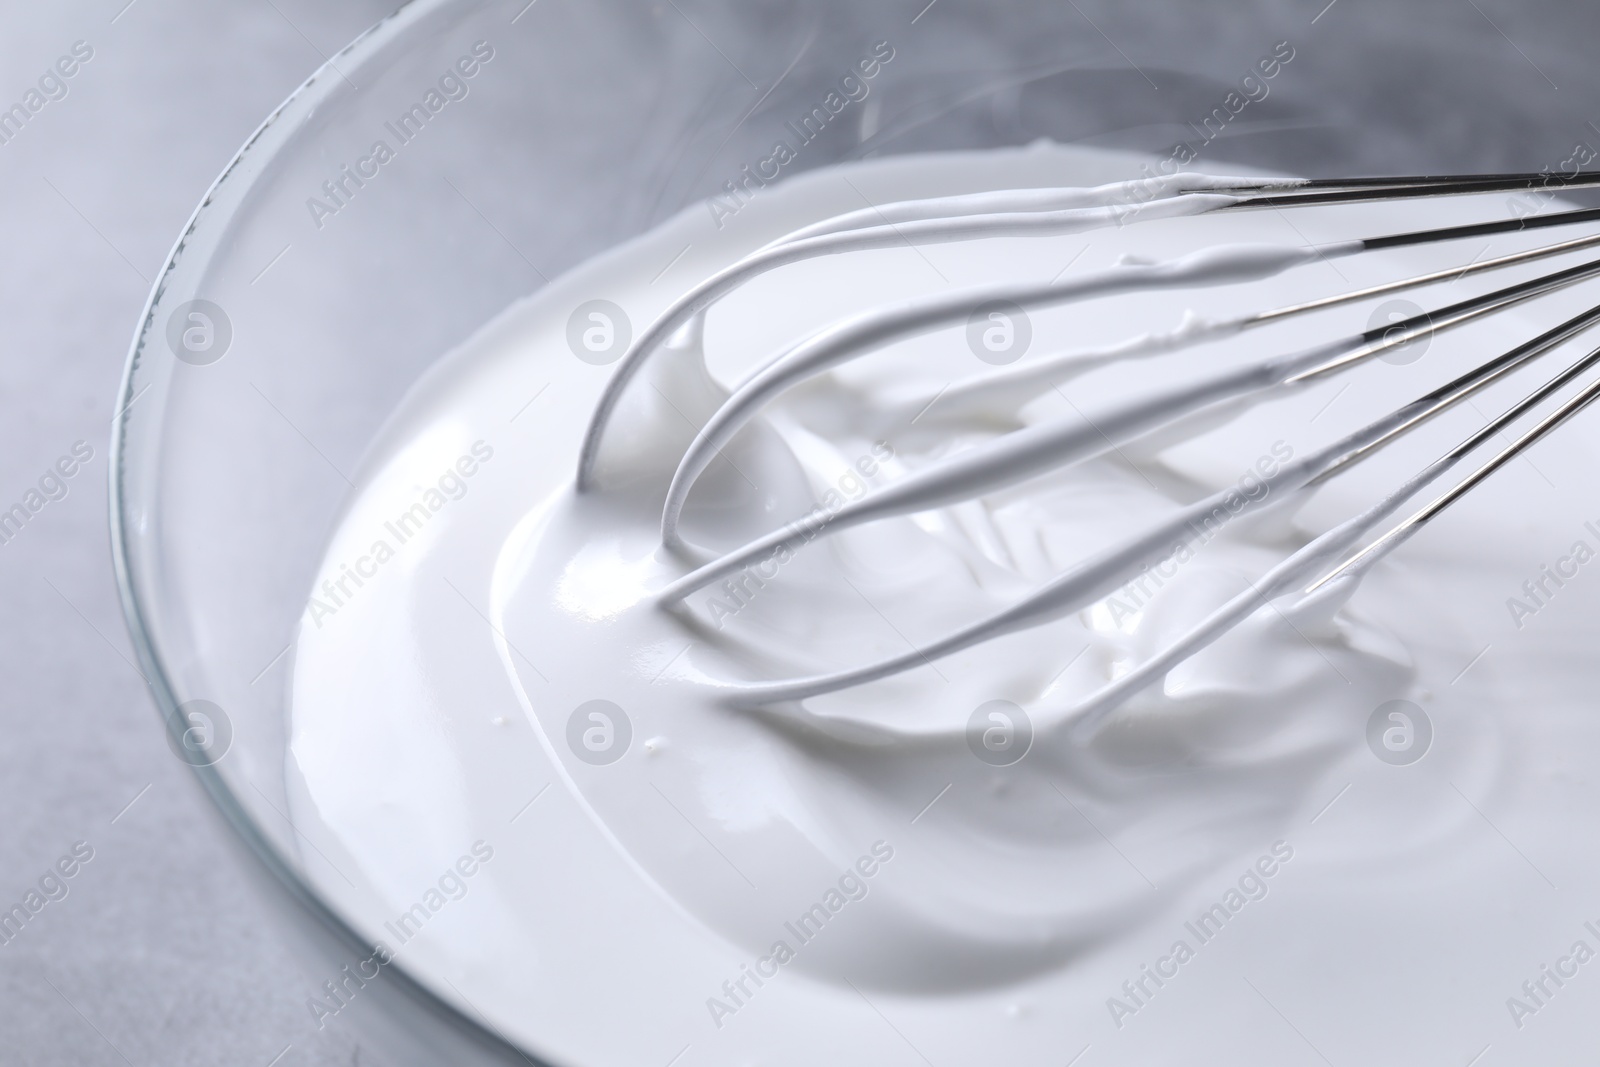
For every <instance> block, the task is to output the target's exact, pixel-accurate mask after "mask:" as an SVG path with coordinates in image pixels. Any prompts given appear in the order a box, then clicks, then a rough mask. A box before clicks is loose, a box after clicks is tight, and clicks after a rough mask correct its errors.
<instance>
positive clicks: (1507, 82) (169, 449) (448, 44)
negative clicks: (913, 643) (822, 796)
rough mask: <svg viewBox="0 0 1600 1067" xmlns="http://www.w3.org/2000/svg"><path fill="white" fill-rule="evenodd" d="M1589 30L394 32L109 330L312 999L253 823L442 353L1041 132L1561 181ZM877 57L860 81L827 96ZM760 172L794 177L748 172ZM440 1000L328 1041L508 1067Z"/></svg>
mask: <svg viewBox="0 0 1600 1067" xmlns="http://www.w3.org/2000/svg"><path fill="white" fill-rule="evenodd" d="M1597 22H1600V14H1597V9H1593V8H1589V7H1583V8H1579V7H1576V6H1572V7H1569V6H1567V5H1560V4H1543V5H1540V4H1534V5H1531V6H1530V5H1523V6H1522V7H1521V8H1519V9H1518V10H1517V11H1516V13H1515V14H1514V15H1513V14H1511V13H1510V12H1509V9H1508V13H1507V14H1506V16H1505V18H1504V20H1503V22H1500V23H1496V22H1491V21H1490V18H1489V16H1488V15H1487V14H1485V13H1484V12H1482V11H1481V10H1478V9H1477V6H1476V5H1463V4H1455V3H1443V2H1435V0H1427V2H1422V3H1415V4H1408V5H1406V6H1405V9H1404V11H1403V12H1402V11H1400V10H1399V9H1395V10H1392V11H1391V10H1389V9H1374V8H1371V7H1370V6H1366V7H1360V8H1358V7H1357V6H1356V5H1346V4H1337V3H1334V4H1328V5H1327V6H1326V7H1324V6H1323V4H1322V3H1321V0H1315V2H1309V3H1302V2H1300V0H1293V2H1265V0H1258V2H1255V3H1248V4H1240V3H1239V0H1203V2H1196V3H1188V4H1183V5H1171V4H1166V3H1151V2H1141V3H1116V4H1114V3H1109V2H1090V0H1079V3H1067V4H1048V3H1044V2H1042V0H984V2H983V3H981V4H980V3H970V2H964V0H934V2H932V3H925V0H910V2H899V0H895V2H881V0H872V2H864V0H738V2H734V0H665V2H662V3H648V4H647V3H623V2H616V0H584V2H581V3H580V2H578V0H532V2H530V0H414V2H412V3H410V4H407V5H406V6H404V7H403V8H401V9H400V10H399V11H398V12H397V13H396V14H395V15H393V16H391V17H390V18H388V19H387V20H385V21H384V22H382V23H381V24H379V25H378V26H376V27H374V28H373V29H372V30H370V31H369V32H368V33H366V34H364V35H363V36H362V37H361V38H360V39H358V40H357V41H355V42H354V43H353V44H351V45H350V46H349V47H348V48H346V49H345V50H343V51H342V52H340V53H339V54H338V55H336V56H334V57H333V58H332V59H331V60H330V61H329V62H328V63H327V64H326V65H325V66H324V67H323V68H322V69H321V70H319V71H318V72H317V74H316V75H315V76H314V77H312V78H311V79H310V80H309V81H307V82H306V83H305V84H304V85H303V86H301V87H300V89H298V90H297V91H296V92H295V93H294V94H293V95H292V96H291V97H290V98H289V99H288V100H287V101H285V102H284V104H283V105H282V106H281V107H279V108H278V109H277V110H276V111H275V112H274V113H273V114H272V115H270V116H269V117H268V118H267V119H266V121H265V122H264V123H263V124H262V125H261V127H260V129H259V130H257V132H256V133H255V134H254V135H253V136H252V137H251V138H250V140H249V141H248V142H247V143H246V145H245V146H244V148H243V149H241V151H240V152H239V154H238V156H237V158H235V159H234V161H233V162H232V163H231V164H230V165H229V166H228V168H227V169H226V170H225V171H224V173H223V174H222V176H221V177H220V178H218V179H217V181H216V183H215V184H214V185H213V187H212V188H211V189H210V190H209V191H208V192H207V193H206V195H205V197H204V199H203V201H202V203H201V205H200V207H199V208H198V209H197V210H196V212H195V214H194V216H193V218H192V219H191V220H190V222H189V224H188V226H187V227H186V228H185V230H184V232H183V233H182V234H181V235H179V238H178V240H177V243H176V245H175V246H174V249H173V251H172V254H171V256H170V258H169V260H168V262H167V264H166V266H165V268H164V269H163V270H162V272H161V275H160V278H159V280H158V281H157V283H156V285H155V287H154V291H153V293H152V295H151V298H150V301H149V304H148V306H147V308H146V311H145V314H144V316H143V318H142V320H141V322H140V324H139V327H138V329H137V332H136V335H135V339H134V343H133V347H132V352H131V354H130V356H129V359H128V364H127V371H126V378H125V381H124V383H123V386H122V393H121V397H120V402H119V408H118V411H119V415H118V418H117V421H116V425H115V433H114V442H113V449H114V464H113V474H112V487H111V491H112V523H113V546H114V552H115V556H116V563H117V573H118V577H119V582H120V585H121V592H122V597H123V602H124V606H125V611H126V614H127V619H128V623H129V627H130V629H131V631H132V634H133V638H134V642H135V644H136V646H137V649H138V653H139V655H140V658H141V661H142V663H143V666H144V669H145V671H146V673H147V676H148V677H149V679H150V680H151V683H152V688H153V690H154V693H155V697H156V703H157V707H158V710H159V712H160V714H161V716H162V719H163V721H164V724H165V728H166V729H167V731H168V735H169V740H170V741H171V744H172V746H173V748H174V751H175V752H177V753H179V754H180V756H182V757H183V758H185V759H186V760H187V761H188V762H190V763H191V764H192V765H193V767H194V770H195V774H196V776H197V778H198V780H199V782H200V783H201V785H202V786H203V787H204V789H205V791H206V792H207V793H208V794H209V796H210V799H211V802H212V803H213V804H214V805H215V807H216V809H217V811H218V812H220V814H221V817H222V818H223V819H224V820H225V821H226V823H227V825H228V826H229V827H230V828H231V831H232V835H233V838H234V839H235V840H236V841H237V842H238V844H239V845H240V846H241V847H240V849H239V852H240V855H241V857H242V859H243V861H244V862H245V863H246V864H247V865H249V866H250V868H251V869H252V870H253V871H254V872H255V873H256V874H257V875H258V876H259V881H260V883H261V885H262V887H263V888H264V890H265V891H266V894H267V896H268V897H269V898H270V899H272V900H273V901H275V902H276V905H277V906H278V908H279V910H280V911H281V912H282V913H283V915H282V918H281V922H282V925H283V928H284V929H285V931H286V932H289V933H292V934H293V935H295V936H296V938H297V940H298V941H299V942H300V943H301V944H302V945H303V947H304V950H305V952H306V953H307V958H308V960H309V961H310V966H311V967H312V973H314V974H325V975H327V976H330V977H334V978H337V977H339V976H340V975H341V974H343V973H344V972H343V971H342V968H345V967H347V966H349V967H355V966H356V965H358V964H359V963H360V961H364V960H367V959H369V958H370V957H371V956H372V954H373V946H372V944H371V942H370V941H369V938H368V936H367V935H366V934H364V933H362V932H361V931H359V930H358V929H357V927H356V926H355V925H353V924H352V923H351V922H350V921H349V918H348V917H346V916H341V915H339V914H337V913H335V911H334V910H332V909H331V908H330V907H329V906H327V905H326V904H325V903H324V902H323V901H322V900H321V899H320V898H319V896H318V894H317V892H316V891H315V890H314V889H312V888H311V883H310V881H309V879H307V878H306V877H305V870H306V868H305V864H304V861H303V859H302V852H303V850H304V848H305V845H304V843H303V842H302V841H300V840H298V839H297V837H296V833H295V831H294V829H293V827H292V826H291V825H290V823H289V821H288V819H287V817H286V815H285V812H286V810H287V808H286V791H285V783H284V775H285V756H286V730H285V722H284V709H285V706H286V703H285V683H286V671H285V662H286V658H287V653H288V648H289V642H290V640H291V635H292V633H293V629H294V626H295V624H296V621H297V620H298V619H299V618H300V617H301V615H302V612H303V610H304V608H305V605H306V600H307V596H308V593H309V590H310V589H311V585H312V580H313V575H314V574H315V572H316V569H317V567H318V564H319V562H320V555H321V551H322V548H323V545H324V543H325V540H326V538H327V536H328V534H329V532H330V530H331V528H332V525H333V523H334V520H335V516H336V514H337V512H338V510H339V508H340V506H341V503H342V502H343V501H344V499H345V495H346V492H347V490H348V489H349V487H350V484H351V482H352V481H353V480H354V479H355V478H356V477H357V474H358V471H359V470H360V469H361V465H362V462H363V455H364V452H365V450H366V449H367V447H368V445H369V443H370V442H371V441H372V440H373V439H374V436H375V435H376V434H377V432H378V430H379V428H380V426H381V425H382V423H383V422H384V419H385V418H386V416H387V415H388V414H389V413H390V411H391V410H392V409H393V408H394V407H395V405H396V404H397V402H398V401H399V400H400V399H401V397H402V396H404V395H405V394H406V392H407V390H408V389H409V388H410V387H411V386H412V385H413V383H415V382H416V381H417V379H418V378H419V376H421V375H422V374H423V372H424V371H426V370H427V369H428V367H429V366H430V365H431V364H432V363H433V362H434V361H435V360H437V359H438V358H439V357H440V356H441V355H442V354H443V353H445V352H446V351H448V350H449V349H451V348H452V347H453V346H455V345H456V344H458V343H459V342H461V341H462V340H464V339H465V338H467V337H468V336H469V335H470V334H471V333H472V332H474V331H475V330H476V329H477V328H478V327H479V326H481V325H482V324H483V323H484V322H486V321H487V320H489V319H490V318H491V317H492V316H494V315H495V314H496V313H498V312H499V311H501V310H502V309H503V308H505V307H506V306H507V305H509V304H510V303H512V302H513V301H515V300H517V299H518V298H520V297H522V296H524V295H526V294H528V293H530V292H532V291H534V290H537V289H539V288H540V287H541V286H543V285H544V284H546V283H547V282H548V280H549V279H551V278H554V277H556V276H558V275H560V274H561V273H562V272H564V271H566V270H568V269H569V268H572V267H574V266H576V265H577V264H580V263H582V262H584V261H585V260H587V259H589V258H590V257H592V256H594V255H595V254H597V253H599V252H602V251H604V250H606V249H608V248H610V247H612V246H614V245H616V244H618V243H619V242H622V241H624V240H627V239H629V238H631V237H634V236H636V235H638V234H640V233H642V232H644V231H646V230H648V229H650V228H651V227H653V226H655V225H656V224H658V223H660V222H661V221H663V220H664V219H666V218H668V217H669V216H671V215H673V214H674V213H676V212H678V211H680V210H682V209H685V208H691V209H694V210H707V211H710V212H711V213H712V214H713V215H714V216H716V215H718V214H719V213H721V214H722V215H723V216H728V217H732V216H734V215H736V214H737V211H738V209H739V206H740V204H741V203H742V198H743V197H746V196H749V195H754V192H753V191H752V190H755V189H757V188H758V186H759V185H760V183H761V181H766V180H782V179H783V178H784V177H787V176H791V175H793V174H796V173H800V172H803V171H807V170H811V169H814V168H817V167H822V166H826V165H828V164H830V163H833V162H836V161H841V160H849V159H857V158H861V157H864V156H869V155H888V154H897V153H912V152H932V151H941V150H954V149H972V148H984V147H992V146H1005V145H1021V144H1027V143H1030V142H1032V141H1035V140H1037V139H1040V138H1049V139H1053V140H1055V141H1058V142H1063V143H1081V144H1092V145H1101V146H1108V147H1121V148H1130V149H1139V150H1144V151H1148V152H1152V153H1154V154H1156V155H1157V156H1166V155H1169V154H1171V153H1172V151H1173V148H1174V146H1175V145H1176V144H1178V143H1179V142H1180V141H1182V142H1188V143H1190V144H1192V145H1194V146H1196V148H1197V154H1198V155H1199V156H1200V157H1201V158H1202V159H1203V160H1204V161H1205V162H1207V163H1213V164H1239V165H1249V166H1253V167H1261V168H1267V169H1272V170H1279V171H1288V172H1297V173H1302V174H1310V175H1349V174H1379V173H1387V174H1400V173H1429V172H1432V173H1439V172H1447V173H1452V172H1468V171H1475V170H1489V171H1510V170H1532V171H1537V170H1540V169H1542V168H1550V169H1556V168H1559V167H1561V166H1562V165H1563V164H1564V163H1565V162H1567V161H1569V160H1570V159H1571V158H1572V156H1573V153H1574V151H1575V150H1581V149H1582V148H1583V147H1584V146H1587V145H1588V144H1591V143H1600V129H1597V128H1596V127H1594V126H1593V125H1592V124H1591V123H1589V122H1588V121H1587V118H1586V116H1585V115H1584V114H1583V112H1582V110H1581V108H1582V101H1583V100H1584V99H1585V96H1584V94H1583V90H1584V89H1585V88H1586V87H1587V83H1590V82H1592V81H1593V80H1594V77H1595V76H1594V74H1593V73H1592V67H1591V65H1589V64H1588V63H1587V62H1586V59H1587V57H1586V56H1585V55H1584V54H1583V46H1584V44H1585V43H1586V42H1587V41H1591V40H1594V39H1595V38H1596V33H1595V31H1596V29H1600V27H1597V26H1596V23H1597ZM1502 31H1504V32H1502ZM877 42H887V43H888V44H889V46H890V47H891V48H892V50H893V54H894V58H893V60H892V62H889V63H886V64H884V66H883V68H882V70H881V71H879V72H878V73H877V75H876V76H875V78H874V79H873V80H872V82H871V83H870V86H869V88H868V90H866V91H861V90H855V89H852V88H851V86H850V85H849V83H842V82H841V78H842V77H843V76H844V75H847V74H849V73H850V71H851V69H852V66H853V65H854V64H855V63H856V62H857V61H858V59H859V57H860V56H861V55H862V54H863V52H864V51H866V50H868V49H870V48H871V47H872V46H874V44H875V43H877ZM1513 42H1515V43H1513ZM1269 60H1274V62H1273V63H1272V64H1271V65H1272V67H1273V68H1274V72H1273V74H1272V75H1271V76H1270V77H1269V76H1267V75H1266V74H1265V71H1266V70H1267V69H1268V66H1267V63H1268V61H1269ZM841 84H843V85H844V96H845V98H846V99H844V100H843V101H842V104H841V106H840V107H839V108H838V110H836V111H835V110H833V108H832V107H831V106H829V108H828V113H826V114H824V112H823V111H820V110H818V107H819V103H825V102H826V101H827V100H828V99H829V94H830V92H832V91H833V90H835V89H836V88H838V87H840V86H841ZM856 84H857V85H860V84H861V83H859V82H857V83H856ZM1557 85H1560V86H1561V89H1562V90H1564V91H1557V89H1556V88H1555V87H1556V86H1557ZM858 97H859V98H858ZM808 124H809V125H808ZM800 127H806V128H805V129H804V130H802V129H801V128H800ZM812 127H815V128H812ZM778 141H785V142H796V141H799V142H800V144H801V147H800V148H799V149H798V151H797V152H795V153H794V158H792V159H791V160H787V161H785V162H783V163H782V164H781V165H777V166H775V165H774V164H773V163H772V162H771V160H772V158H773V148H774V145H775V143H776V142H778ZM380 144H381V146H382V147H381V148H380ZM1575 145H1577V146H1579V147H1578V149H1575V148H1574V146H1575ZM1591 153H1592V150H1591ZM1591 158H1592V156H1591ZM752 168H754V169H755V170H756V171H760V172H761V179H760V181H754V180H753V179H752V178H751V174H752ZM1137 176H1138V175H1136V174H1129V175H1128V177H1130V178H1132V177H1137ZM697 204H703V205H704V207H696V205H697ZM1508 209H1510V210H1514V209H1515V205H1512V204H1508ZM578 977H581V976H578ZM440 992H441V991H439V990H436V989H432V988H430V987H429V986H428V985H426V984H425V983H424V982H423V981H420V980H418V978H416V977H414V976H413V975H411V974H409V973H408V971H407V969H406V967H405V965H404V964H403V963H398V962H397V963H395V964H393V965H390V966H388V967H386V968H384V970H383V978H382V980H380V981H374V982H368V983H366V984H365V985H362V986H361V987H360V993H359V995H357V996H352V997H349V998H348V1000H349V1003H348V1005H347V1006H346V1010H347V1011H348V1016H347V1017H348V1018H350V1019H352V1020H354V1022H355V1024H356V1025H357V1026H358V1027H360V1028H361V1029H362V1030H363V1031H364V1032H365V1034H366V1036H367V1037H368V1038H369V1040H370V1041H371V1042H372V1043H373V1044H374V1045H376V1046H377V1047H378V1048H379V1050H380V1052H381V1054H382V1055H384V1056H386V1057H387V1058H388V1059H389V1060H390V1062H392V1063H395V1064H408V1063H430V1064H431V1063H439V1062H450V1063H457V1064H491V1063H494V1064H498V1063H530V1062H535V1061H536V1060H538V1050H537V1049H536V1048H526V1049H525V1048H518V1047H514V1046H513V1045H512V1044H510V1043H509V1042H508V1041H507V1040H506V1039H505V1038H504V1037H502V1036H501V1034H500V1033H498V1032H497V1031H496V1029H495V1028H494V1026H493V1025H492V1024H490V1023H489V1022H488V1020H486V1019H484V1018H482V1017H481V1016H478V1015H476V1013H474V1012H472V1011H471V1010H470V1008H457V1007H455V1006H452V1005H453V1003H454V1002H453V1001H451V1000H447V999H445V998H443V997H442V996H440ZM341 1014H343V1013H341Z"/></svg>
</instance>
